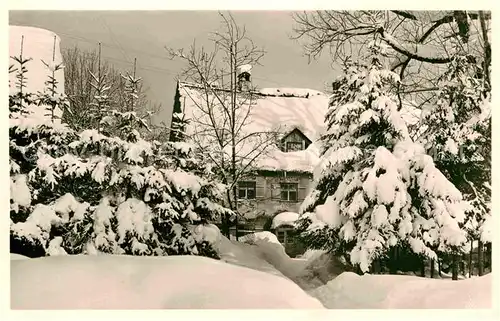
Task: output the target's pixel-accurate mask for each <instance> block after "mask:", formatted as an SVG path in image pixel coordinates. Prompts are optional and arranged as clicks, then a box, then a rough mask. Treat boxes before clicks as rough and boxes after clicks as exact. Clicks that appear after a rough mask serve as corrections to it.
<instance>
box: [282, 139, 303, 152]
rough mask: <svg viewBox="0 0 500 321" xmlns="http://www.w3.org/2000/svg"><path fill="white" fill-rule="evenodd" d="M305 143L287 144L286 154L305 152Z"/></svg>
mask: <svg viewBox="0 0 500 321" xmlns="http://www.w3.org/2000/svg"><path fill="white" fill-rule="evenodd" d="M304 149H305V148H304V141H301V142H285V152H297V151H299V150H304Z"/></svg>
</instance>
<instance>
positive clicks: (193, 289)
mask: <svg viewBox="0 0 500 321" xmlns="http://www.w3.org/2000/svg"><path fill="white" fill-rule="evenodd" d="M283 293H286V295H283ZM11 308H12V309H193V308H194V309H318V308H323V305H322V304H321V303H320V302H319V301H318V300H316V299H314V298H312V297H311V296H309V295H307V294H306V293H305V292H304V291H302V290H301V289H300V288H299V287H298V286H297V285H296V284H294V283H293V282H291V281H289V280H287V279H286V278H283V277H278V276H274V275H271V274H269V273H265V272H260V271H255V270H252V269H248V268H244V267H238V266H235V265H232V264H226V263H224V262H220V261H217V260H213V259H208V258H203V257H196V256H170V257H137V256H114V255H95V256H90V255H77V256H56V257H44V258H39V259H28V260H12V261H11Z"/></svg>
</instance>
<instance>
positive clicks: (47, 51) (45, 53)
mask: <svg viewBox="0 0 500 321" xmlns="http://www.w3.org/2000/svg"><path fill="white" fill-rule="evenodd" d="M23 36H24V39H23V58H32V59H33V60H32V61H30V62H29V63H27V65H26V66H27V69H28V72H27V74H26V77H27V81H26V83H27V88H28V90H29V91H31V92H37V91H43V89H44V88H45V81H47V79H48V76H49V75H51V71H50V70H49V69H48V68H47V67H46V66H45V65H44V64H43V63H42V60H43V61H45V62H46V63H50V62H52V54H53V49H54V37H55V42H56V43H55V57H54V62H55V63H56V64H59V63H61V62H62V55H61V51H60V48H59V44H60V42H61V40H60V38H59V37H58V36H57V35H56V34H55V33H53V32H52V31H49V30H45V29H40V28H34V27H25V26H9V57H12V56H19V54H20V53H21V39H22V37H23ZM9 62H10V64H14V61H13V60H12V59H10V60H9ZM15 67H17V66H16V65H15ZM56 76H57V77H56V79H57V81H58V84H57V87H58V88H57V89H58V91H59V92H60V93H63V92H64V73H63V72H59V73H56ZM9 80H10V81H11V84H14V83H15V80H16V73H15V72H14V73H11V74H10V75H9ZM12 87H15V86H12Z"/></svg>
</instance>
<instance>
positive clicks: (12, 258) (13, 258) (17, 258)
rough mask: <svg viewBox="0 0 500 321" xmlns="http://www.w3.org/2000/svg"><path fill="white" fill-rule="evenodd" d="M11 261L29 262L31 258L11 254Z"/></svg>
mask: <svg viewBox="0 0 500 321" xmlns="http://www.w3.org/2000/svg"><path fill="white" fill-rule="evenodd" d="M10 259H11V260H27V259H30V258H29V257H27V256H24V255H21V254H17V253H10Z"/></svg>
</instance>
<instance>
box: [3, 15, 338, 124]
mask: <svg viewBox="0 0 500 321" xmlns="http://www.w3.org/2000/svg"><path fill="white" fill-rule="evenodd" d="M233 16H234V17H235V19H236V21H237V22H238V24H240V25H245V26H246V28H247V32H248V35H249V36H250V37H251V38H252V39H253V40H254V42H255V43H256V44H257V45H259V46H261V47H264V49H265V50H266V51H267V54H266V55H265V57H264V58H263V59H262V60H261V62H262V64H263V66H262V67H261V66H257V67H255V68H254V69H253V73H252V77H253V83H254V84H255V85H257V86H259V87H301V88H311V89H317V90H324V88H325V84H326V83H331V81H332V80H333V79H334V77H335V76H336V74H335V73H336V72H334V70H332V68H331V60H330V58H329V56H328V55H327V54H324V55H323V56H322V57H321V58H320V59H319V60H318V61H313V62H311V63H310V64H308V60H307V58H306V57H304V55H303V50H302V48H301V46H300V45H299V44H298V43H296V42H295V41H294V40H290V35H291V33H292V27H293V23H294V22H293V19H292V17H291V12H284V11H239V12H233ZM9 20H10V21H9V23H10V24H13V25H25V26H33V27H39V28H44V29H48V30H51V31H53V32H55V33H56V34H58V35H59V36H60V38H61V48H62V49H64V48H68V47H73V46H75V45H78V46H79V47H81V48H82V49H96V48H97V44H98V42H99V41H100V42H102V44H103V45H102V46H103V47H102V55H103V56H104V57H105V58H106V59H108V60H109V62H110V63H112V64H113V65H114V66H115V67H116V68H117V69H120V70H123V69H127V68H128V69H129V70H131V69H132V66H133V61H134V58H137V61H138V69H137V74H138V76H139V77H142V78H143V79H144V83H145V86H146V87H149V88H150V90H149V92H148V95H149V98H150V99H151V100H152V101H155V102H158V103H161V104H162V111H161V113H160V115H159V117H158V119H157V120H163V121H166V122H169V120H170V113H171V108H172V105H173V97H174V91H175V81H176V77H177V75H178V74H179V73H180V71H181V69H182V67H183V65H182V62H180V61H170V60H169V59H167V58H166V53H165V49H164V47H165V46H169V47H172V48H187V47H189V45H190V44H192V42H193V40H194V39H196V41H197V43H200V44H202V43H206V41H207V38H208V36H209V33H210V32H212V31H215V30H217V29H219V28H220V17H219V16H218V14H217V12H215V11H10V13H9Z"/></svg>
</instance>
